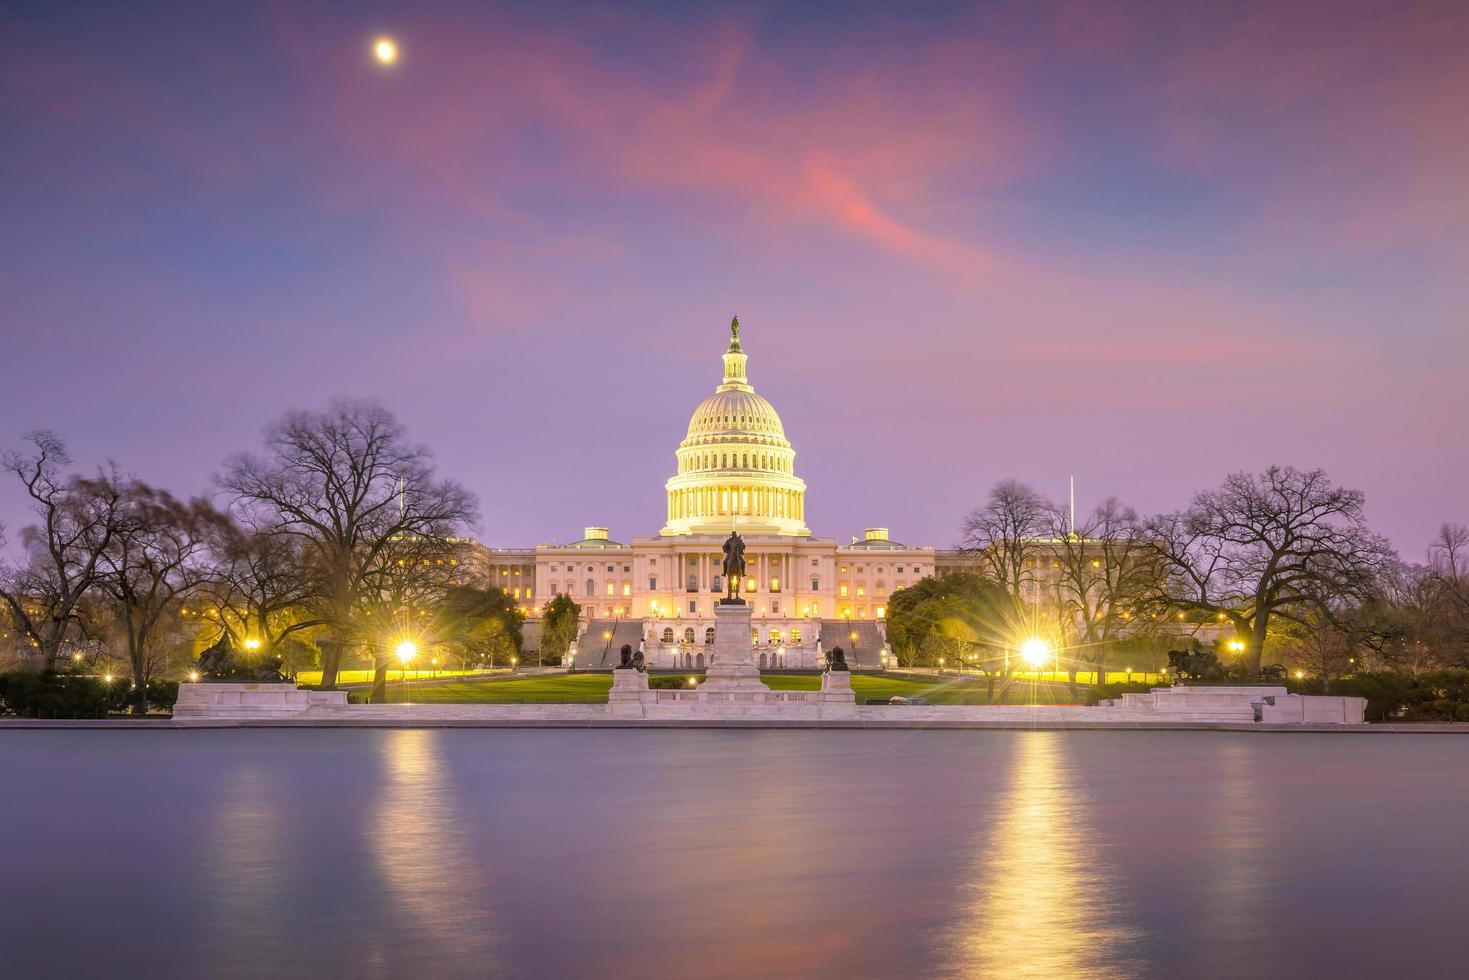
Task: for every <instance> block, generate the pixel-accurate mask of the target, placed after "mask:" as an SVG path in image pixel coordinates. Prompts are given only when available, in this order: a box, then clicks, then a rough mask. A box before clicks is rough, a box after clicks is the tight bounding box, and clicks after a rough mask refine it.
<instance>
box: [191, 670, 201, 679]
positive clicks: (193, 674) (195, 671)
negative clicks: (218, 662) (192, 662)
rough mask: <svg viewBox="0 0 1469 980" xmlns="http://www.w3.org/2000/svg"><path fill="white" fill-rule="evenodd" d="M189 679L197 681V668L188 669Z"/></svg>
mask: <svg viewBox="0 0 1469 980" xmlns="http://www.w3.org/2000/svg"><path fill="white" fill-rule="evenodd" d="M189 680H191V681H197V680H199V672H198V671H197V670H191V671H189Z"/></svg>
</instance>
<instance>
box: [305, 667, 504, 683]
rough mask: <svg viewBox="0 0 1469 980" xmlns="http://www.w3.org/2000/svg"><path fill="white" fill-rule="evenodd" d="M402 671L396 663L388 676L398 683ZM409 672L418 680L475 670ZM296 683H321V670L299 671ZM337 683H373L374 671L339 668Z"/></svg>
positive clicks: (411, 678) (412, 678) (409, 675)
mask: <svg viewBox="0 0 1469 980" xmlns="http://www.w3.org/2000/svg"><path fill="white" fill-rule="evenodd" d="M401 673H403V672H402V671H400V670H399V669H398V668H397V666H396V665H395V666H394V667H392V668H391V669H390V670H389V671H388V676H389V677H391V678H392V681H393V683H395V684H396V683H397V682H398V675H399V674H401ZM407 673H408V679H409V680H417V679H419V678H421V677H453V676H456V675H459V674H470V673H475V671H468V670H410V671H408V672H407ZM296 683H297V684H320V683H321V671H319V670H303V671H300V672H299V673H297V674H296ZM337 683H338V684H371V683H372V671H371V670H339V671H337Z"/></svg>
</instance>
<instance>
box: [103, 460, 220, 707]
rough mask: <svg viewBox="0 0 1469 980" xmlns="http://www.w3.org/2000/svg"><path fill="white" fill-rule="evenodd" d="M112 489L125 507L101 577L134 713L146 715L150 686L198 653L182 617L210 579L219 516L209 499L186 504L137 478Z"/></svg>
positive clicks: (118, 520) (104, 561) (109, 547)
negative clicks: (126, 671) (185, 606)
mask: <svg viewBox="0 0 1469 980" xmlns="http://www.w3.org/2000/svg"><path fill="white" fill-rule="evenodd" d="M94 492H98V493H101V492H104V491H103V490H102V489H101V488H97V489H96V490H95V491H94ZM111 492H113V493H116V494H117V495H118V497H119V499H120V501H121V506H120V507H119V508H118V516H117V521H116V527H115V530H114V532H113V534H112V538H111V541H110V543H109V544H108V546H107V549H106V551H104V552H103V554H102V557H101V559H100V561H99V562H98V569H99V573H100V574H99V579H98V580H99V584H100V585H101V587H102V591H103V593H104V594H105V595H106V597H107V598H108V600H109V601H108V602H107V606H108V607H109V610H110V612H111V617H110V620H111V623H112V625H113V628H114V631H115V633H116V635H117V637H118V638H119V639H120V640H121V641H122V649H123V651H124V652H125V653H126V656H127V664H128V669H129V672H130V673H131V675H132V680H133V684H134V686H135V689H136V694H135V701H134V706H133V709H134V711H136V712H137V713H139V714H142V713H145V712H146V711H147V710H148V682H149V681H151V680H153V679H154V678H155V677H157V676H159V675H160V674H161V673H162V672H164V671H165V670H166V668H167V667H168V666H169V665H170V664H171V663H173V662H176V661H179V660H181V659H182V658H183V657H187V656H188V655H189V654H190V653H192V651H191V650H190V649H189V643H188V640H187V636H186V634H185V633H184V632H183V631H182V629H181V623H180V620H179V616H178V614H179V611H180V608H181V607H182V605H183V603H184V602H185V601H186V600H187V599H188V597H189V596H190V595H192V594H193V593H194V592H195V591H196V590H198V589H199V588H200V587H201V586H203V585H204V584H205V583H207V582H209V581H210V580H211V578H212V575H213V568H212V565H211V563H210V560H209V552H208V539H209V530H210V525H212V524H214V523H216V522H217V521H218V520H219V518H220V515H219V514H218V513H217V512H216V511H215V510H214V508H213V507H211V506H210V505H209V504H208V503H207V502H206V501H203V500H195V501H193V502H191V503H188V504H185V503H183V502H181V501H179V500H176V499H175V498H174V497H173V496H172V495H170V494H169V493H167V492H166V491H163V490H156V489H154V488H152V487H150V486H148V485H146V484H143V483H139V482H137V481H135V480H127V481H125V482H124V483H123V484H121V485H119V486H116V487H113V488H112V491H111Z"/></svg>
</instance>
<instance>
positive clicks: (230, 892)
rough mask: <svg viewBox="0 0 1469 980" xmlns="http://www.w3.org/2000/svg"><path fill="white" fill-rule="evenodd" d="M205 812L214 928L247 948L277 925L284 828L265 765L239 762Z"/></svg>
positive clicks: (206, 866) (283, 876) (281, 897)
mask: <svg viewBox="0 0 1469 980" xmlns="http://www.w3.org/2000/svg"><path fill="white" fill-rule="evenodd" d="M222 786H223V792H222V794H221V796H220V797H219V799H218V801H217V802H216V803H215V806H214V808H213V810H212V812H211V813H210V814H209V818H208V828H209V832H208V836H207V849H206V853H207V854H208V855H209V859H208V861H207V862H206V863H205V864H204V873H205V874H206V875H207V876H208V878H209V883H210V894H211V895H212V896H213V901H212V902H211V909H210V911H211V912H212V913H213V915H214V917H215V921H216V928H217V929H218V931H219V932H220V933H221V934H222V935H225V936H228V937H230V942H231V943H236V944H239V946H240V948H250V947H252V946H257V945H259V944H260V943H262V942H265V941H266V940H267V939H268V938H269V937H270V936H272V935H273V934H274V933H275V932H276V930H277V929H278V928H279V926H280V909H281V907H282V905H284V904H285V901H286V896H285V891H286V886H287V882H286V877H287V875H286V873H285V872H284V871H283V870H282V869H283V866H284V865H288V864H289V861H288V860H283V854H282V849H283V847H285V846H287V845H285V844H283V842H286V841H289V829H288V828H287V827H285V826H284V825H283V824H282V821H281V818H280V815H281V808H282V806H283V803H282V801H281V800H280V799H279V797H278V795H277V794H276V793H275V792H274V790H275V784H274V782H273V780H272V778H271V773H270V771H269V767H268V766H266V765H265V764H263V763H258V762H245V763H242V764H240V765H239V767H238V768H237V769H236V770H235V772H234V774H233V776H232V778H230V779H228V780H224V781H223V782H222Z"/></svg>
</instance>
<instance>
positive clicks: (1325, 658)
mask: <svg viewBox="0 0 1469 980" xmlns="http://www.w3.org/2000/svg"><path fill="white" fill-rule="evenodd" d="M1353 633H1354V631H1353V630H1352V629H1350V628H1349V627H1347V626H1345V625H1343V623H1341V622H1334V621H1332V620H1330V619H1328V618H1326V617H1325V616H1322V615H1320V614H1319V613H1315V612H1311V613H1308V614H1307V615H1306V617H1305V622H1304V623H1301V624H1299V625H1296V626H1295V627H1294V628H1292V629H1291V630H1289V631H1287V633H1286V635H1285V637H1284V639H1285V648H1286V657H1287V659H1288V660H1289V661H1290V663H1291V664H1292V665H1294V666H1296V667H1299V668H1300V669H1301V670H1302V671H1304V672H1305V673H1308V674H1311V675H1314V676H1316V677H1319V678H1321V684H1322V690H1323V691H1330V690H1331V682H1332V681H1333V680H1335V679H1336V678H1338V677H1341V676H1342V675H1343V674H1345V673H1347V672H1348V671H1350V670H1351V669H1352V667H1353V665H1354V664H1355V663H1356V656H1357V646H1356V642H1355V637H1354V635H1353Z"/></svg>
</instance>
